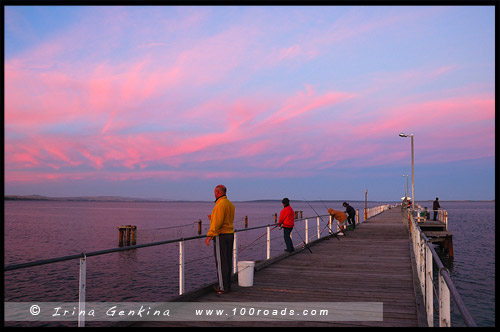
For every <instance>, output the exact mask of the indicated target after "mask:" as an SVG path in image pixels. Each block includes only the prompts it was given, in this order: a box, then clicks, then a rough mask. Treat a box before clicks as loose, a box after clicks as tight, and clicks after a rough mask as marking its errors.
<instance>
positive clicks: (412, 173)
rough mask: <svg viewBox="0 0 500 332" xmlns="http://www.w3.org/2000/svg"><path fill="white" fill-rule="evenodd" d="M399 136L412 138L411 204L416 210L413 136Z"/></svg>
mask: <svg viewBox="0 0 500 332" xmlns="http://www.w3.org/2000/svg"><path fill="white" fill-rule="evenodd" d="M399 136H400V137H408V136H410V138H411V199H412V201H413V203H411V209H412V210H414V209H415V204H416V201H415V171H414V167H413V164H414V160H415V158H414V156H413V134H410V135H407V134H405V133H401V134H399Z"/></svg>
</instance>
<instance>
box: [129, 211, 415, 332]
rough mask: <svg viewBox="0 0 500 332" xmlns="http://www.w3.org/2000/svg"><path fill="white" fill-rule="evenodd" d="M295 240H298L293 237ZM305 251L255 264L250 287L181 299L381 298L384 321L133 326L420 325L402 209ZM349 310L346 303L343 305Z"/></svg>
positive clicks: (197, 293) (147, 323)
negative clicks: (259, 264)
mask: <svg viewBox="0 0 500 332" xmlns="http://www.w3.org/2000/svg"><path fill="white" fill-rule="evenodd" d="M295 241H297V240H295ZM310 249H311V251H312V253H310V252H309V251H308V250H307V249H305V250H300V251H296V252H294V253H292V254H286V253H285V254H283V255H280V256H279V257H277V258H275V259H271V261H272V263H271V262H268V263H267V264H266V266H265V267H263V266H260V267H259V266H256V271H255V273H254V284H253V286H252V287H239V286H238V283H237V278H236V279H235V280H236V281H235V282H233V284H232V291H231V292H230V293H227V294H220V295H219V294H217V293H215V292H214V291H213V290H210V289H209V288H208V287H205V289H204V290H198V291H195V292H190V293H187V294H185V295H182V296H179V297H178V298H176V299H175V301H179V302H382V303H383V320H382V321H328V322H323V321H286V320H281V321H265V322H264V321H251V320H250V321H230V322H228V321H170V322H165V321H142V322H129V323H128V326H132V327H183V326H198V327H210V326H231V327H238V326H253V327H259V326H262V327H264V326H271V327H272V326H290V327H293V326H301V327H337V326H346V327H357V326H361V327H363V326H365V327H370V326H377V327H410V326H411V327H415V326H422V322H423V320H422V316H421V314H420V313H421V312H420V311H419V308H420V304H418V302H419V296H418V295H416V289H415V286H414V272H413V268H412V261H411V252H410V240H409V237H408V231H407V229H406V228H405V226H404V225H403V223H402V218H401V209H400V208H399V207H398V208H393V209H389V210H387V211H385V212H383V213H381V214H379V215H377V216H374V217H372V218H370V219H368V220H367V221H365V222H363V223H362V224H359V225H358V226H357V227H356V229H355V230H354V231H347V232H346V235H345V236H340V241H339V240H337V239H336V238H335V237H331V238H329V239H326V240H322V241H321V240H319V241H317V243H315V244H314V245H312V246H311V247H310ZM345 310H346V311H348V310H349V308H348V307H346V308H345Z"/></svg>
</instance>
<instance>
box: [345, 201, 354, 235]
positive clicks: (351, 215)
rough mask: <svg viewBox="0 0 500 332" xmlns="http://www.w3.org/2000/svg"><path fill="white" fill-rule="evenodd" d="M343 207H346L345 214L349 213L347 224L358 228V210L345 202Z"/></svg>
mask: <svg viewBox="0 0 500 332" xmlns="http://www.w3.org/2000/svg"><path fill="white" fill-rule="evenodd" d="M342 206H343V207H345V213H347V222H348V223H349V224H351V225H352V228H353V229H354V228H356V221H355V218H356V210H354V208H353V207H352V206H350V205H349V203H347V202H344V203H342Z"/></svg>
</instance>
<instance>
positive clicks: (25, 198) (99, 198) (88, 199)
mask: <svg viewBox="0 0 500 332" xmlns="http://www.w3.org/2000/svg"><path fill="white" fill-rule="evenodd" d="M4 200H6V201H7V200H18V201H19V200H22V201H86V202H162V201H166V200H162V199H159V198H158V199H155V198H152V199H145V198H132V197H120V196H78V197H48V196H40V195H26V196H21V195H4Z"/></svg>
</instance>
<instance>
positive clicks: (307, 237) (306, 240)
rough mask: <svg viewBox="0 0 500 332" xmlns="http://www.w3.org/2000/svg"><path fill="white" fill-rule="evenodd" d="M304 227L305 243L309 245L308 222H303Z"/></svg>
mask: <svg viewBox="0 0 500 332" xmlns="http://www.w3.org/2000/svg"><path fill="white" fill-rule="evenodd" d="M305 224H306V225H305V227H306V234H305V242H306V244H308V243H309V225H308V220H307V219H306V220H305Z"/></svg>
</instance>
